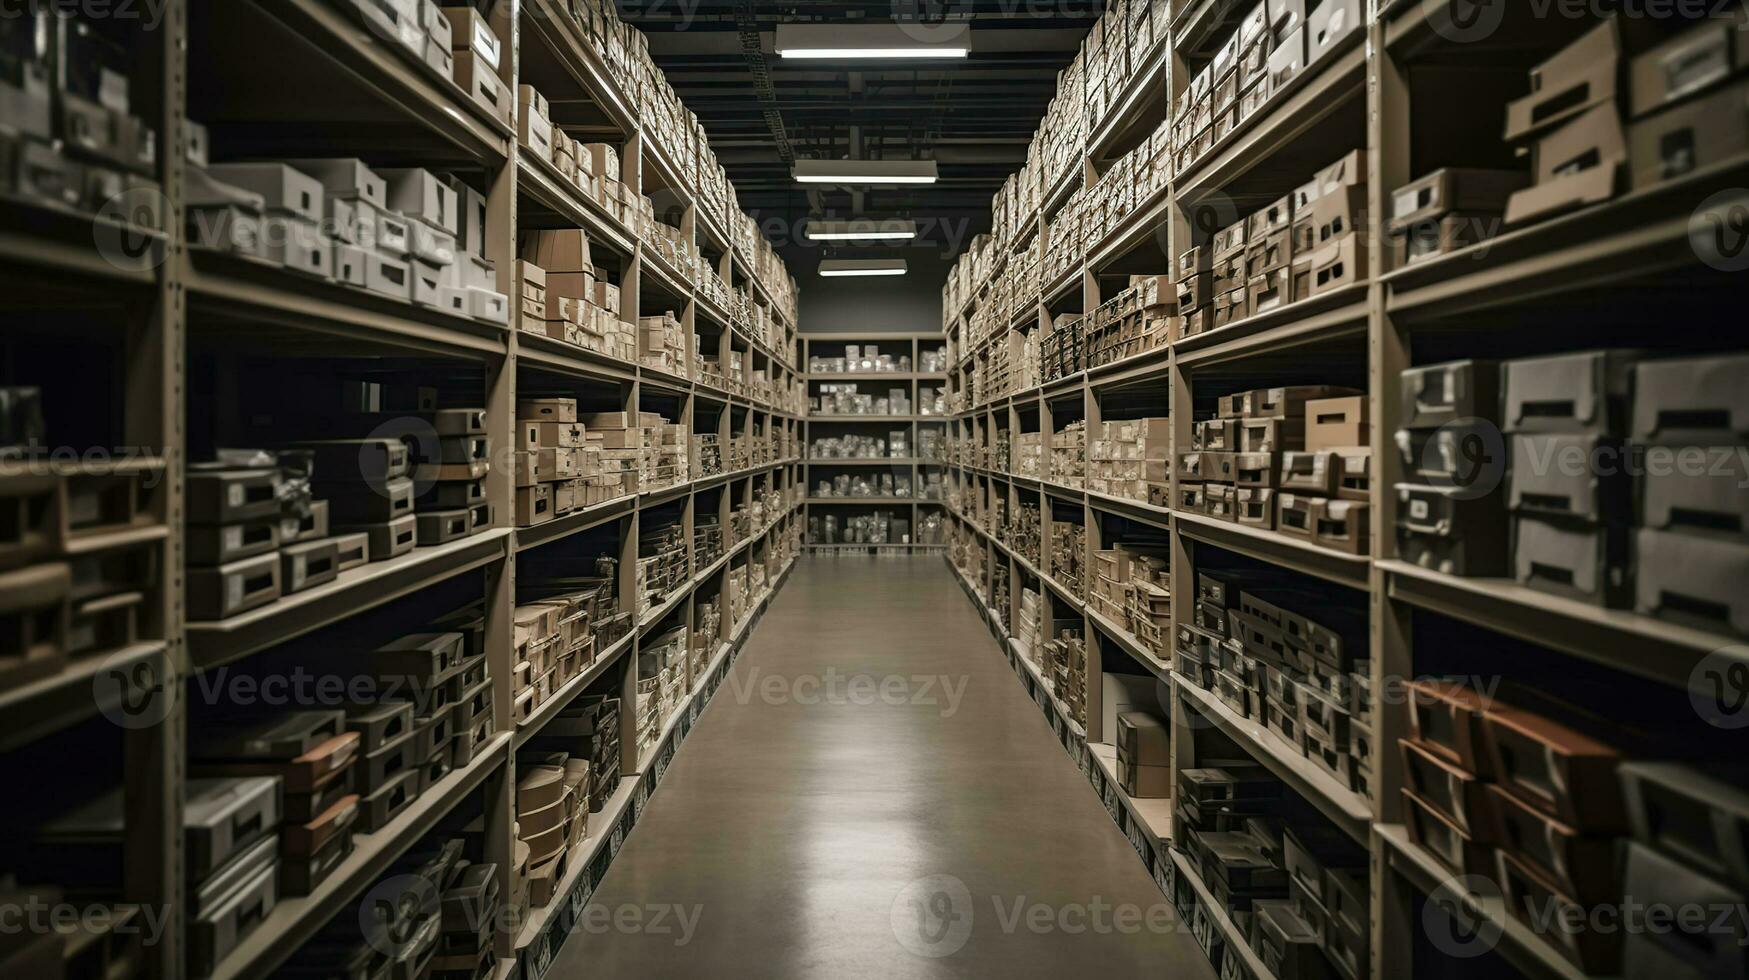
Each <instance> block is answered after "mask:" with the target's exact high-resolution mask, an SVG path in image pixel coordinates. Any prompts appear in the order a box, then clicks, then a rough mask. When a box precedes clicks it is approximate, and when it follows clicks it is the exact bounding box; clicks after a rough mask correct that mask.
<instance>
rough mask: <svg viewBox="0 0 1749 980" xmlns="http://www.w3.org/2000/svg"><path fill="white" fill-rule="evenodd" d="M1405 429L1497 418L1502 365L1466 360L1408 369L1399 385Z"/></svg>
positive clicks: (1431, 427) (1405, 370) (1493, 362)
mask: <svg viewBox="0 0 1749 980" xmlns="http://www.w3.org/2000/svg"><path fill="white" fill-rule="evenodd" d="M1399 391H1400V398H1401V408H1400V414H1401V417H1402V419H1401V420H1402V425H1403V428H1405V429H1437V428H1439V427H1441V426H1445V425H1450V424H1451V423H1453V422H1457V421H1459V420H1463V419H1479V420H1482V421H1490V422H1491V421H1498V420H1499V418H1500V364H1499V362H1497V361H1484V360H1464V361H1448V362H1446V363H1443V364H1430V365H1426V366H1424V367H1413V368H1405V369H1404V370H1403V374H1402V379H1401V384H1400V386H1399Z"/></svg>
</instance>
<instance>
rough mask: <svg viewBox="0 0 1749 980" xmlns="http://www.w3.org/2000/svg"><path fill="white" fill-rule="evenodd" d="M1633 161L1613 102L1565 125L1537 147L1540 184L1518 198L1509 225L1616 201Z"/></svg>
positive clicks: (1534, 158) (1534, 153)
mask: <svg viewBox="0 0 1749 980" xmlns="http://www.w3.org/2000/svg"><path fill="white" fill-rule="evenodd" d="M1627 158H1628V150H1627V142H1626V138H1625V137H1624V136H1623V134H1622V126H1621V115H1620V113H1619V112H1618V111H1617V109H1616V106H1615V103H1614V102H1613V101H1610V102H1606V103H1603V104H1600V105H1598V106H1597V107H1596V108H1594V109H1592V110H1590V111H1589V112H1587V113H1585V114H1584V115H1582V116H1579V117H1578V118H1576V119H1572V120H1570V121H1568V122H1565V123H1562V124H1561V125H1560V126H1559V127H1557V128H1555V129H1553V130H1551V131H1549V132H1548V133H1547V134H1546V135H1543V136H1540V137H1538V138H1537V140H1536V142H1535V144H1534V145H1533V147H1532V149H1531V159H1532V161H1533V164H1532V168H1531V169H1532V170H1533V172H1534V173H1535V177H1536V184H1535V185H1534V186H1531V187H1527V188H1525V189H1523V190H1521V191H1518V192H1516V193H1514V194H1513V195H1512V198H1511V200H1509V201H1508V202H1507V204H1506V224H1507V225H1508V226H1512V225H1520V224H1524V223H1525V222H1528V221H1534V220H1539V219H1542V218H1548V217H1552V216H1554V215H1557V214H1560V213H1563V212H1566V211H1571V210H1574V209H1577V208H1581V207H1586V206H1589V205H1592V204H1600V203H1602V202H1604V201H1607V200H1609V199H1611V198H1613V197H1614V196H1615V194H1616V190H1617V186H1618V182H1619V181H1618V178H1619V176H1620V171H1621V169H1622V164H1624V163H1626V162H1627Z"/></svg>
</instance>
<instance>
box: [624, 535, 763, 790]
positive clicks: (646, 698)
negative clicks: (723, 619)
mask: <svg viewBox="0 0 1749 980" xmlns="http://www.w3.org/2000/svg"><path fill="white" fill-rule="evenodd" d="M755 568H761V569H762V568H763V566H755ZM756 587H757V585H756ZM648 643H649V646H648V647H642V648H640V649H639V650H638V687H637V692H638V700H637V712H638V714H637V721H638V758H640V759H645V758H648V757H649V755H650V753H651V752H652V751H654V749H655V747H656V742H657V740H658V739H660V738H661V736H662V726H663V725H666V724H667V723H668V719H669V718H670V717H672V716H673V714H674V709H675V707H676V706H677V705H679V703H680V699H681V698H683V697H685V695H686V665H687V635H686V628H685V626H684V625H682V626H677V627H675V628H674V629H671V630H668V631H666V632H664V633H661V634H659V635H657V636H655V637H654V638H652V639H650V640H649V641H648Z"/></svg>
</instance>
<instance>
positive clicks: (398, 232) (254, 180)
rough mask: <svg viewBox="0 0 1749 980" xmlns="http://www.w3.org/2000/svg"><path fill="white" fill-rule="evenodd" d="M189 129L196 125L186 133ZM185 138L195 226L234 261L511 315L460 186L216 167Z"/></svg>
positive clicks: (295, 164) (288, 164)
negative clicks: (239, 259) (237, 257)
mask: <svg viewBox="0 0 1749 980" xmlns="http://www.w3.org/2000/svg"><path fill="white" fill-rule="evenodd" d="M190 125H191V126H194V125H195V124H192V123H191V124H190ZM195 134H196V135H195V138H194V139H193V140H191V141H190V151H189V152H190V160H189V163H190V164H191V166H190V167H189V187H188V208H187V210H188V226H189V238H190V241H191V242H192V243H193V244H194V245H195V246H196V247H199V248H205V249H211V250H217V251H224V252H231V253H235V254H239V255H244V256H247V257H249V258H252V259H257V260H261V261H265V262H268V263H271V264H275V265H279V266H283V267H284V268H286V269H290V270H292V271H295V272H300V273H304V274H306V275H309V276H312V277H315V278H317V279H322V280H326V281H332V282H337V283H340V284H342V285H346V286H351V287H354V288H357V289H362V290H366V291H368V292H372V293H377V294H380V295H383V296H389V297H392V298H394V299H398V300H400V301H402V302H408V303H413V304H415V305H417V306H423V307H427V308H429V309H435V310H442V311H444V312H446V313H450V314H453V315H455V316H461V317H470V318H472V319H476V320H481V321H485V322H489V323H495V324H506V323H508V322H509V318H510V304H509V300H508V299H507V298H506V297H505V296H504V295H503V294H502V293H499V292H498V291H497V286H498V274H497V268H496V266H495V265H494V264H493V263H492V262H491V260H489V259H487V258H486V257H485V249H486V240H485V239H486V230H485V222H486V199H485V196H484V195H482V194H481V193H480V192H478V191H476V190H475V189H474V188H473V187H472V186H471V185H469V184H467V183H466V182H465V181H463V180H461V179H460V178H458V177H450V178H447V179H446V178H440V177H438V176H437V175H436V174H433V173H431V172H430V171H427V170H421V169H417V168H414V169H384V170H381V171H374V170H372V169H371V168H370V167H369V166H367V165H366V164H365V163H364V162H363V161H360V160H355V159H350V158H338V159H305V160H289V161H284V162H251V163H209V162H208V161H207V159H206V156H205V152H204V150H205V134H204V132H203V131H201V130H200V129H199V128H198V127H196V129H195Z"/></svg>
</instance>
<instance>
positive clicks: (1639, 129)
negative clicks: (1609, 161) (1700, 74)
mask: <svg viewBox="0 0 1749 980" xmlns="http://www.w3.org/2000/svg"><path fill="white" fill-rule="evenodd" d="M1745 153H1749V82H1739V83H1737V84H1735V85H1730V86H1727V87H1725V88H1722V89H1719V90H1718V91H1716V92H1713V93H1711V94H1709V95H1706V96H1704V97H1702V98H1698V99H1695V100H1693V101H1691V102H1686V103H1684V104H1682V105H1678V106H1673V107H1671V108H1669V109H1666V110H1664V111H1663V112H1660V113H1658V114H1657V115H1654V116H1650V117H1648V118H1645V119H1640V120H1637V121H1635V122H1634V123H1633V124H1632V125H1631V126H1629V128H1628V164H1629V170H1630V172H1631V173H1632V174H1633V186H1634V188H1635V189H1638V188H1641V187H1650V186H1652V185H1654V184H1659V183H1662V182H1664V181H1666V180H1674V179H1676V178H1677V177H1681V176H1683V175H1684V174H1688V173H1692V172H1694V171H1695V170H1699V169H1702V168H1704V167H1709V166H1712V165H1713V164H1716V163H1722V162H1724V161H1726V160H1730V159H1733V158H1735V157H1739V156H1742V155H1743V154H1745Z"/></svg>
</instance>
